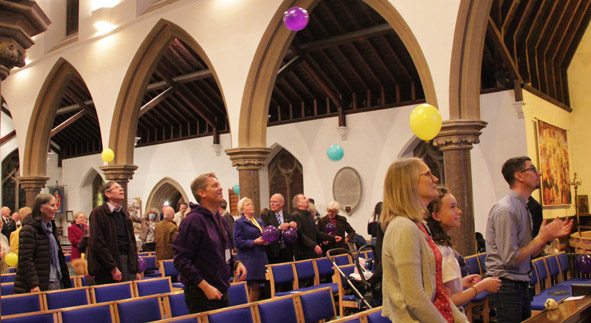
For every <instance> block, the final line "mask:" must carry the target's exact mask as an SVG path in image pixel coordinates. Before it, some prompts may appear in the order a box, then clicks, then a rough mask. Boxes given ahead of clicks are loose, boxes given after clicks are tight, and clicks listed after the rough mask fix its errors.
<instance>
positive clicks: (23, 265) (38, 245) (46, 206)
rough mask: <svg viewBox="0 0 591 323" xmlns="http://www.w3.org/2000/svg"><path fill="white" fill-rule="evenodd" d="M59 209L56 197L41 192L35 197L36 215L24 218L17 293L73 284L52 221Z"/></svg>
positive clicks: (34, 211)
mask: <svg viewBox="0 0 591 323" xmlns="http://www.w3.org/2000/svg"><path fill="white" fill-rule="evenodd" d="M56 210H57V207H56V202H55V198H54V197H53V196H52V195H49V194H45V193H41V194H39V195H37V197H35V204H34V207H33V213H32V214H29V215H27V216H26V217H25V218H24V219H23V227H22V229H21V231H20V234H19V251H18V269H17V271H16V279H15V281H14V292H15V293H29V292H39V291H46V290H56V289H60V288H69V287H70V285H71V284H70V276H69V274H68V267H67V266H66V260H65V258H64V254H63V252H62V249H61V246H60V243H59V239H58V238H57V228H56V226H55V222H54V221H53V219H54V218H55V211H56Z"/></svg>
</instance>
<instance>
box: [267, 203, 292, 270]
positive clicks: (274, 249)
mask: <svg viewBox="0 0 591 323" xmlns="http://www.w3.org/2000/svg"><path fill="white" fill-rule="evenodd" d="M261 219H262V220H263V223H264V224H265V227H266V226H268V225H272V226H275V227H277V229H279V222H277V216H276V215H275V212H273V211H271V210H269V212H267V213H264V214H261ZM291 221H294V220H293V217H292V216H291V215H290V214H287V213H285V212H284V213H283V223H289V222H291ZM286 247H287V250H288V252H289V253H291V255H292V256H293V246H292V245H287V246H286ZM280 250H281V239H279V240H277V241H275V242H273V243H271V244H269V246H268V247H267V257H269V258H270V259H272V258H276V257H278V256H279V251H280Z"/></svg>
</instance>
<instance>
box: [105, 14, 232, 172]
mask: <svg viewBox="0 0 591 323" xmlns="http://www.w3.org/2000/svg"><path fill="white" fill-rule="evenodd" d="M175 38H177V39H179V40H181V41H183V42H184V43H186V44H187V45H188V46H189V47H191V48H192V49H193V50H195V52H196V53H197V54H198V55H199V56H200V57H201V58H202V59H203V61H205V63H206V65H207V66H208V67H209V69H210V70H211V72H212V74H213V77H214V79H215V81H216V83H217V84H218V88H219V89H220V92H221V95H222V99H223V100H224V105H225V104H226V99H225V96H224V91H223V88H222V85H221V83H220V82H219V78H218V75H217V73H216V71H215V69H214V67H213V64H212V62H211V60H210V59H209V57H208V56H207V55H206V54H205V51H204V50H203V48H201V46H200V45H199V44H198V43H197V41H196V40H195V39H194V38H193V37H192V36H191V35H190V34H189V33H187V32H186V31H185V30H183V29H182V28H181V27H179V26H178V25H175V24H174V23H172V22H170V21H168V20H165V19H161V20H160V21H158V23H156V25H155V26H154V28H153V29H152V31H150V33H149V34H148V35H147V36H146V39H145V40H144V41H143V43H142V44H141V45H140V47H139V48H138V50H137V52H136V54H135V56H134V58H133V60H132V61H131V64H130V66H129V68H128V70H127V73H126V74H125V78H124V79H123V84H122V86H121V91H120V92H119V96H118V97H117V102H116V103H115V111H114V112H113V123H112V125H111V132H110V134H109V148H111V149H112V150H113V151H114V152H115V159H114V160H113V161H112V162H111V163H110V164H114V165H133V153H134V145H135V142H134V138H135V133H136V129H137V122H138V115H139V109H140V106H141V103H142V98H143V94H144V91H145V89H146V87H147V86H148V83H149V82H150V77H151V76H152V74H153V72H154V70H155V68H156V66H157V65H158V62H159V61H160V58H161V57H162V55H163V54H164V52H165V51H166V49H167V48H168V45H169V44H170V42H171V41H173V40H174V39H175Z"/></svg>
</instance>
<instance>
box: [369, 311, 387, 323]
mask: <svg viewBox="0 0 591 323" xmlns="http://www.w3.org/2000/svg"><path fill="white" fill-rule="evenodd" d="M389 322H392V321H390V319H389V318H387V317H383V316H382V310H379V311H377V312H373V313H370V314H368V315H367V323H389Z"/></svg>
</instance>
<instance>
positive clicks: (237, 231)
mask: <svg viewBox="0 0 591 323" xmlns="http://www.w3.org/2000/svg"><path fill="white" fill-rule="evenodd" d="M238 212H239V213H240V214H241V216H240V218H238V219H237V220H236V221H235V222H234V245H235V246H236V250H237V253H238V259H239V260H240V261H242V263H243V264H244V266H245V267H246V273H247V274H246V282H247V285H248V295H249V301H251V302H254V301H257V300H258V299H259V294H260V289H261V288H260V284H261V282H262V281H264V280H265V265H267V264H268V263H269V261H268V260H267V253H266V250H265V246H266V245H268V243H267V242H265V241H264V240H263V236H262V235H263V225H264V224H263V220H261V219H260V218H257V217H255V216H254V204H253V203H252V200H251V199H249V198H247V197H245V198H243V199H241V200H240V201H238Z"/></svg>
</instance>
